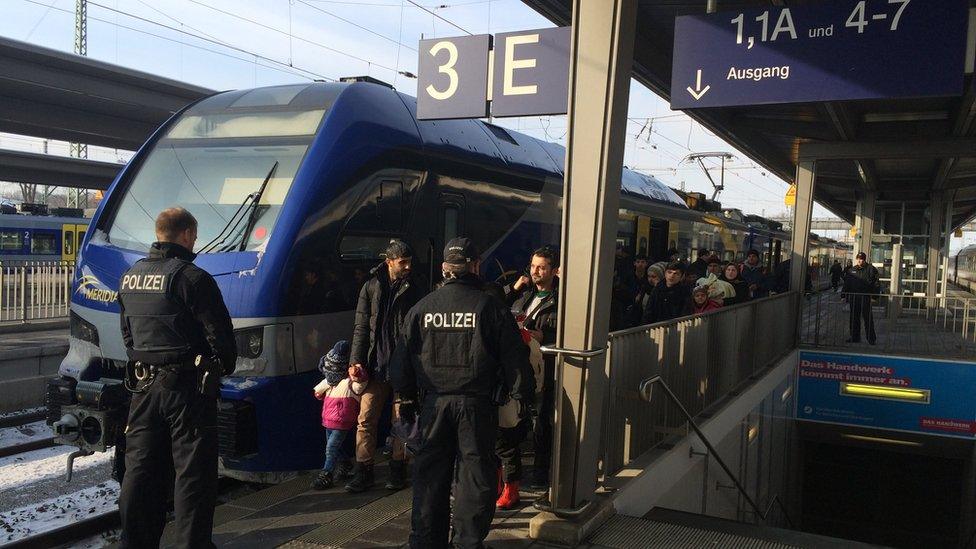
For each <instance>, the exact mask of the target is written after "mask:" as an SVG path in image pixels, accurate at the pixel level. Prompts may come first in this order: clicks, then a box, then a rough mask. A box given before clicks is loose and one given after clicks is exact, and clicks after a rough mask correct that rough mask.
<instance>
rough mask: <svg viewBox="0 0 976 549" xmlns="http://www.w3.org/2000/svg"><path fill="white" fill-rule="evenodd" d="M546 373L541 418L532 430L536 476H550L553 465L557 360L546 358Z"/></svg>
mask: <svg viewBox="0 0 976 549" xmlns="http://www.w3.org/2000/svg"><path fill="white" fill-rule="evenodd" d="M544 364H545V367H544V369H545V371H544V372H543V377H542V395H541V397H540V398H541V401H540V402H538V403H536V404H537V406H538V411H539V417H538V418H537V419H536V422H535V426H534V428H533V430H532V443H533V451H534V452H535V457H534V459H533V460H532V465H533V468H534V469H535V470H536V471H537V473H536V474H545V475H546V476H548V475H549V467H550V465H551V464H552V424H553V421H555V419H556V407H555V403H556V399H555V395H556V389H555V385H556V362H555V358H553V357H549V356H547V357H546V358H545V363H544Z"/></svg>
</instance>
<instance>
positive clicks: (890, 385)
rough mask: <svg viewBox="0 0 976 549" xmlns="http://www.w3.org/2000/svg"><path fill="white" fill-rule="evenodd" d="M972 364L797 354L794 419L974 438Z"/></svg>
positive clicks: (975, 375)
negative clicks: (798, 360) (798, 362)
mask: <svg viewBox="0 0 976 549" xmlns="http://www.w3.org/2000/svg"><path fill="white" fill-rule="evenodd" d="M973 387H976V363H973V362H953V361H948V360H925V359H918V358H901V357H891V356H874V355H849V354H841V353H822V352H812V351H800V364H799V368H798V369H797V398H796V419H799V420H804V421H817V422H825V423H838V424H844V425H857V426H862V427H873V428H877V429H891V430H896V431H911V432H915V433H925V434H929V435H941V436H950V437H960V438H970V439H972V438H976V402H974V401H973V397H972V389H973Z"/></svg>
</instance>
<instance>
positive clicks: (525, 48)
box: [417, 27, 570, 120]
mask: <svg viewBox="0 0 976 549" xmlns="http://www.w3.org/2000/svg"><path fill="white" fill-rule="evenodd" d="M569 38H570V28H569V27H561V28H549V29H537V30H529V31H518V32H507V33H502V34H497V35H495V37H494V40H493V39H492V37H491V36H490V35H487V34H482V35H476V36H460V37H452V38H435V39H430V40H421V41H420V47H419V48H418V49H419V52H420V60H419V63H418V68H419V70H418V75H417V80H418V82H417V118H418V119H420V120H433V119H445V118H484V117H486V116H488V115H489V113H490V114H491V115H493V116H526V115H543V114H565V113H566V110H567V109H566V107H567V103H568V101H567V100H568V96H569Z"/></svg>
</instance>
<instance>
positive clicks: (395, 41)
mask: <svg viewBox="0 0 976 549" xmlns="http://www.w3.org/2000/svg"><path fill="white" fill-rule="evenodd" d="M295 1H296V2H298V3H300V4H303V5H305V6H308V7H310V8H312V9H313V10H315V11H318V12H320V13H324V14H326V15H329V16H331V17H334V18H336V19H338V20H339V21H342V22H344V23H348V24H350V25H352V26H354V27H356V28H357V29H360V30H364V31H366V32H368V33H370V34H372V35H374V36H378V37H380V38H382V39H384V40H388V41H390V42H392V43H394V44H400V45H401V46H403V47H405V48H407V49H409V50H411V51H417V48H414V47H413V46H408V45H407V44H403V43H402V42H400V41H399V40H396V39H394V38H391V37H389V36H387V35H385V34H380V33H378V32H376V31H374V30H372V29H369V28H366V27H364V26H362V25H360V24H359V23H356V22H355V21H350V20H349V19H346V18H345V17H341V16H339V15H336V14H334V13H332V12H331V11H328V10H325V9H322V8H320V7H318V6H316V5H314V4H310V3H308V2H306V1H305V0H295ZM468 34H470V33H468Z"/></svg>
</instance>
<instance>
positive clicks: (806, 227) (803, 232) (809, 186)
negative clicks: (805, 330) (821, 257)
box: [790, 161, 817, 318]
mask: <svg viewBox="0 0 976 549" xmlns="http://www.w3.org/2000/svg"><path fill="white" fill-rule="evenodd" d="M816 177H817V174H816V162H814V161H803V162H799V163H798V164H797V165H796V182H795V184H796V207H795V208H794V210H793V229H792V233H791V234H792V237H791V238H792V243H793V246H792V252H791V254H790V290H795V291H797V292H801V293H802V292H803V288H804V282H805V280H806V277H807V276H808V273H807V257H808V256H809V255H810V254H809V251H808V249H807V248H808V246H809V243H810V220H811V218H812V214H813V187H814V185H815V184H816ZM797 318H799V317H797Z"/></svg>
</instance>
